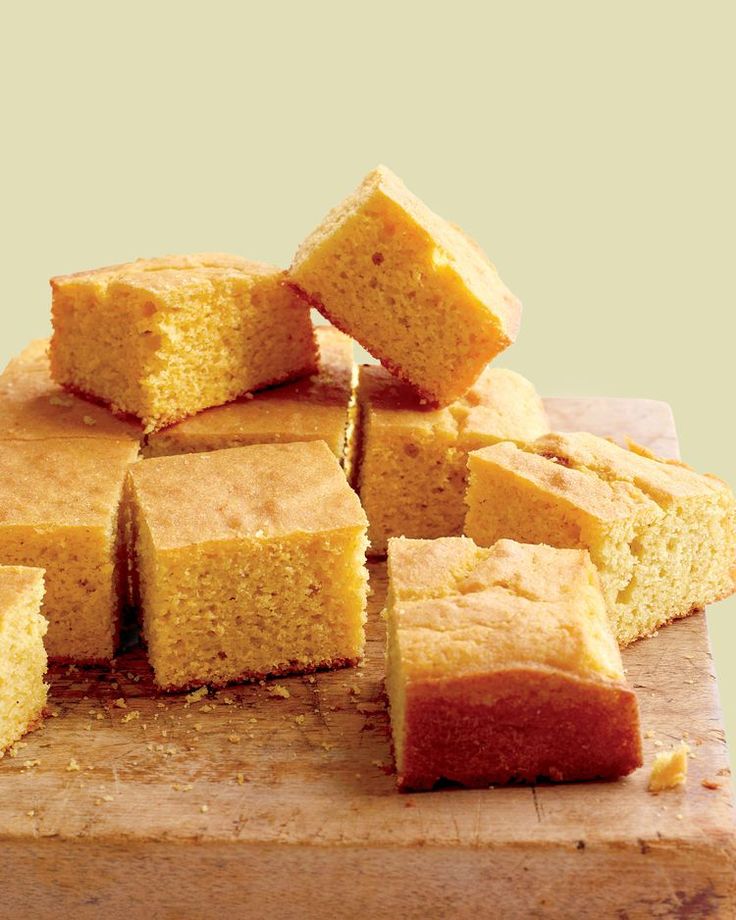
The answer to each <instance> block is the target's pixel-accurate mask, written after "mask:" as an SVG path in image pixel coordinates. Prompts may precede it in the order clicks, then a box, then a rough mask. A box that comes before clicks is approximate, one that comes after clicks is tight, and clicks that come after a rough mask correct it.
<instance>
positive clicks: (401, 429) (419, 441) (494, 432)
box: [354, 365, 549, 555]
mask: <svg viewBox="0 0 736 920" xmlns="http://www.w3.org/2000/svg"><path fill="white" fill-rule="evenodd" d="M357 400H358V414H359V422H358V429H357V430H358V439H357V440H358V447H357V459H356V463H355V473H354V478H355V480H356V485H357V490H358V492H359V494H360V500H361V502H362V503H363V507H364V508H365V511H366V514H367V515H368V521H369V528H368V537H369V539H370V553H371V554H372V555H384V554H385V552H386V544H387V541H388V539H389V537H397V536H407V537H422V538H426V539H430V538H432V537H451V536H456V535H459V534H461V533H462V532H463V523H464V520H465V510H466V508H465V485H466V479H467V461H468V452H469V451H471V450H475V449H476V448H479V447H483V446H485V445H488V444H495V443H496V442H497V441H505V440H522V441H526V440H530V439H534V438H537V437H539V436H540V435H542V434H544V433H545V432H547V431H549V425H548V423H547V417H546V415H545V412H544V408H543V406H542V401H541V399H540V398H539V396H538V395H537V392H536V390H535V389H534V387H533V386H532V384H531V383H529V381H528V380H526V379H525V378H524V377H522V376H521V375H520V374H516V373H514V371H510V370H504V369H500V368H487V369H486V370H485V371H484V372H483V373H482V374H481V376H480V378H479V379H478V380H477V381H476V383H475V384H473V386H472V387H471V388H470V390H468V392H467V393H466V394H465V395H464V396H461V397H460V398H459V399H457V400H455V402H454V403H452V404H451V405H449V406H447V407H446V408H444V409H427V407H426V406H423V405H421V401H420V399H419V398H418V397H417V395H416V394H415V393H414V392H413V390H412V389H411V387H409V386H407V385H406V384H404V383H402V382H401V381H399V380H396V379H395V378H394V377H392V376H391V375H390V374H389V373H388V372H387V371H386V370H385V369H384V368H382V367H377V366H375V365H365V366H363V367H361V368H360V375H359V383H358V396H357Z"/></svg>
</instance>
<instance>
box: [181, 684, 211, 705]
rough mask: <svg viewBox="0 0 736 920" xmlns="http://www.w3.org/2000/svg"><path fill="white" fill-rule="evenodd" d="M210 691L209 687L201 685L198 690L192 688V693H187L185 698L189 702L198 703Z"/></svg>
mask: <svg viewBox="0 0 736 920" xmlns="http://www.w3.org/2000/svg"><path fill="white" fill-rule="evenodd" d="M208 693H209V688H208V687H200V688H199V689H198V690H192V692H191V693H187V695H186V696H185V697H184V699H185V700H186V702H187V703H198V702H199V701H200V700H201V699H203V697H205V696H207V694H208Z"/></svg>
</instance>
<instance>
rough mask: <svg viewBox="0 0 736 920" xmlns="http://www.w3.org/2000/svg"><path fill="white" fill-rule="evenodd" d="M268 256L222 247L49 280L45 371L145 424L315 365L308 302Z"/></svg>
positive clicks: (149, 427)
mask: <svg viewBox="0 0 736 920" xmlns="http://www.w3.org/2000/svg"><path fill="white" fill-rule="evenodd" d="M282 276H283V273H282V272H281V271H280V270H279V269H277V268H273V267H272V266H270V265H263V264H262V263H260V262H249V261H247V260H246V259H241V258H239V257H238V256H230V255H225V254H222V253H201V254H196V255H189V256H166V257H163V258H160V259H139V260H138V261H137V262H131V263H129V264H127V265H116V266H113V267H111V268H102V269H97V270H95V271H89V272H80V273H78V274H75V275H64V276H61V277H58V278H52V279H51V288H52V291H53V303H52V319H53V324H54V334H53V338H52V340H51V371H52V374H53V376H54V379H55V380H56V381H57V382H59V383H60V384H62V385H63V386H64V387H66V388H67V389H69V390H71V391H73V392H77V393H80V394H82V395H85V396H90V397H92V398H94V399H98V400H100V401H102V402H103V403H106V404H108V405H109V406H110V407H111V408H112V409H113V410H114V411H115V412H119V413H128V414H130V415H133V416H136V417H137V418H138V419H140V420H141V422H143V424H144V426H145V429H146V431H154V430H155V429H157V428H162V427H163V426H165V425H169V424H172V423H174V422H177V421H179V420H180V419H182V418H185V417H186V416H188V415H193V414H194V413H195V412H199V411H200V410H201V409H206V408H207V407H209V406H218V405H221V404H223V403H226V402H229V401H230V400H233V399H235V398H236V397H238V396H241V395H243V394H244V393H246V392H249V391H251V390H257V389H260V388H261V387H265V386H269V385H271V384H275V383H280V382H283V381H286V380H291V379H293V378H295V377H299V376H301V375H304V374H310V373H312V372H313V371H314V370H315V369H316V360H317V355H316V344H315V341H314V334H313V331H312V324H311V320H310V317H309V309H308V307H307V306H306V305H305V303H304V302H303V300H301V299H300V298H299V297H297V296H296V295H295V294H294V292H293V291H292V290H291V288H290V287H289V286H288V285H285V284H284V283H283V277H282Z"/></svg>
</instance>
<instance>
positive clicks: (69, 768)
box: [66, 757, 82, 773]
mask: <svg viewBox="0 0 736 920" xmlns="http://www.w3.org/2000/svg"><path fill="white" fill-rule="evenodd" d="M81 769H82V768H81V767H80V766H79V764H78V763H77V761H76V760H75V759H74V758H73V757H71V758H70V759H69V763H68V764H67V765H66V772H67V773H77V772H79V770H81Z"/></svg>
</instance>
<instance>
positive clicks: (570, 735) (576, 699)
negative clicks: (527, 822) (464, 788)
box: [386, 537, 641, 789]
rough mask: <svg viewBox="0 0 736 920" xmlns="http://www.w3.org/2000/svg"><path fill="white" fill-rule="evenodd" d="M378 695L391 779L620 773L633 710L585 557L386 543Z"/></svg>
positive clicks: (629, 745)
mask: <svg viewBox="0 0 736 920" xmlns="http://www.w3.org/2000/svg"><path fill="white" fill-rule="evenodd" d="M388 574H389V593H388V598H387V629H388V640H387V653H386V687H387V691H388V696H389V702H390V712H391V728H392V731H393V739H394V751H395V755H396V767H397V773H398V784H399V787H400V788H403V789H431V788H432V787H433V786H434V785H435V784H436V783H437V782H438V780H440V779H445V780H451V781H453V782H457V783H462V784H463V785H468V786H487V785H488V784H489V783H505V782H509V781H527V782H534V781H535V780H536V779H537V778H538V777H547V778H550V779H553V780H576V779H591V778H594V777H617V776H623V775H625V774H626V773H629V772H631V771H632V770H634V769H635V768H636V767H638V766H639V765H640V764H641V740H640V734H639V714H638V706H637V702H636V696H635V695H634V693H633V692H632V691H631V690H630V689H628V688H627V687H626V686H625V682H624V672H623V666H622V663H621V655H620V653H619V650H618V647H617V646H616V642H615V639H614V637H613V635H612V633H611V630H610V627H609V625H608V620H607V617H606V608H605V604H604V601H603V597H602V595H601V591H600V587H599V584H598V576H597V573H596V570H595V568H594V566H593V565H592V563H591V561H590V557H589V556H588V553H587V552H585V551H582V550H559V549H553V548H552V547H549V546H532V545H524V544H520V543H514V542H512V541H510V540H501V541H499V542H498V543H497V544H496V545H495V546H493V547H491V548H489V549H482V548H480V547H478V546H476V545H475V543H473V541H472V540H469V539H467V538H464V537H449V538H445V539H439V540H407V539H401V538H398V539H397V538H394V539H392V540H390V541H389V550H388Z"/></svg>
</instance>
